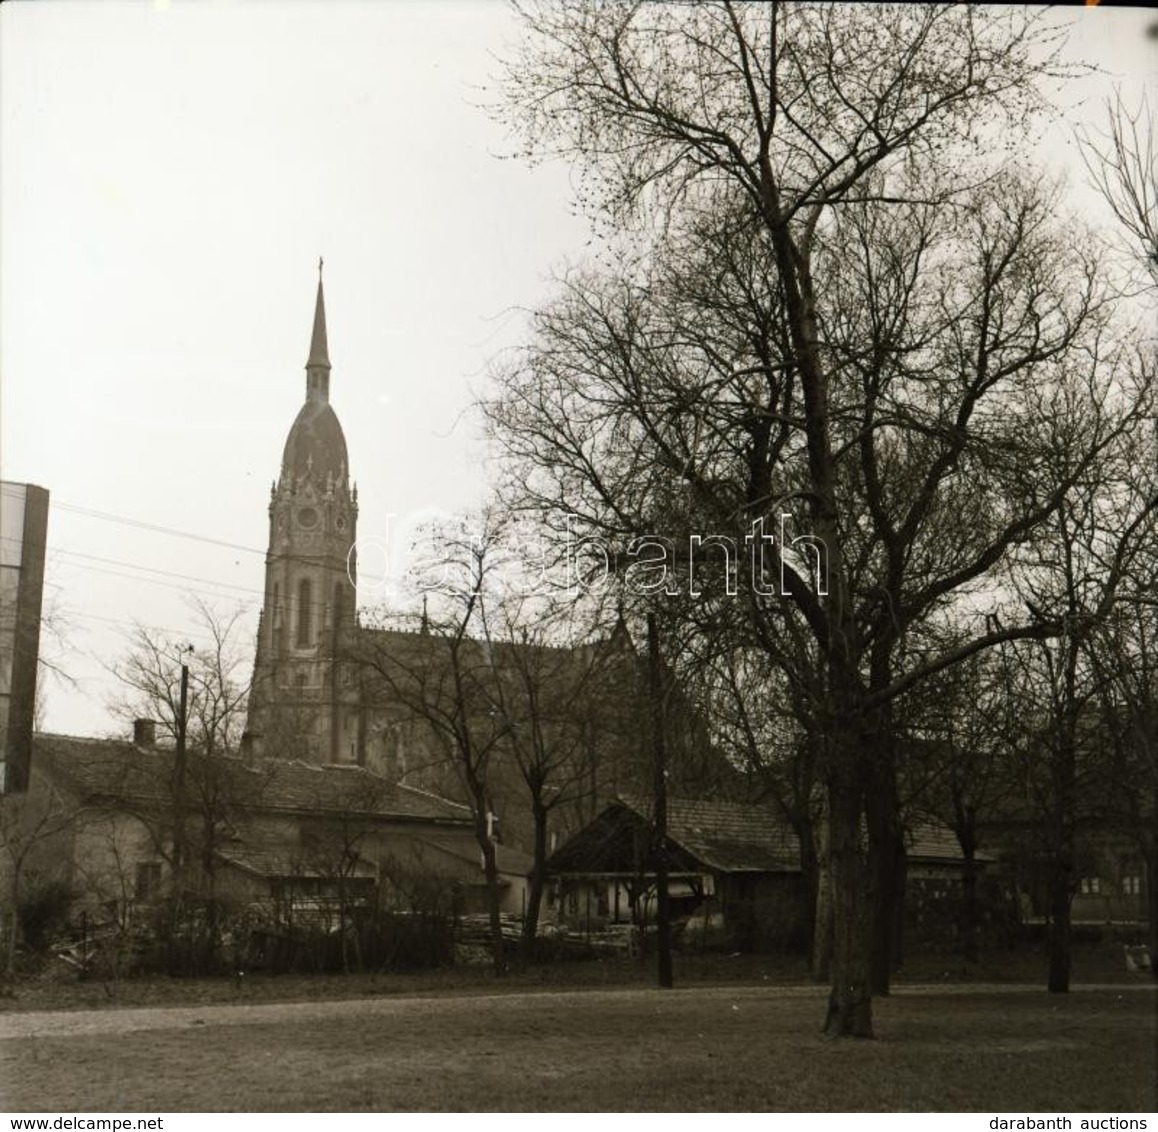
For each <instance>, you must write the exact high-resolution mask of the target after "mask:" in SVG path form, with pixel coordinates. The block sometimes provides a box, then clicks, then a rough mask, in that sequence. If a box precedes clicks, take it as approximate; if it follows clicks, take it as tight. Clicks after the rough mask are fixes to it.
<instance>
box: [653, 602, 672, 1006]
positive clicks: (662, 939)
mask: <svg viewBox="0 0 1158 1132" xmlns="http://www.w3.org/2000/svg"><path fill="white" fill-rule="evenodd" d="M647 661H648V664H647V667H648V675H649V678H650V679H649V683H650V693H651V721H652V722H651V741H652V760H653V769H654V772H655V781H654V789H653V794H654V798H653V803H652V804H653V806H654V815H653V824H652V831H653V832H652V856H653V858H654V860H655V920H656V923H655V928H656V956H657V962H658V971H657V973H658V976H659V985H660V986H661V987H670V986H671V985H672V966H671V902H670V900H669V899H668V890H667V728H666V726H665V719H664V716H665V714H666V713H665V711H664V689H663V679H662V674H661V671H660V654H659V630H658V629H657V628H656V623H655V614H654V613H648V615H647Z"/></svg>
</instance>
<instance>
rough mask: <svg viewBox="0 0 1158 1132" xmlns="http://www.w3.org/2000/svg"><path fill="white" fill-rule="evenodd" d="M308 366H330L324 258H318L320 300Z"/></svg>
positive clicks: (315, 310) (316, 308) (316, 309)
mask: <svg viewBox="0 0 1158 1132" xmlns="http://www.w3.org/2000/svg"><path fill="white" fill-rule="evenodd" d="M306 365H307V366H325V368H326V369H329V368H330V350H329V345H328V343H327V342H326V297H325V295H324V294H323V292H322V260H321V259H319V260H318V301H317V304H316V305H315V307H314V334H313V337H312V338H311V339H310V360H309V361H308V362H306Z"/></svg>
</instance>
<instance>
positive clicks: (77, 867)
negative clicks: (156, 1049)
mask: <svg viewBox="0 0 1158 1132" xmlns="http://www.w3.org/2000/svg"><path fill="white" fill-rule="evenodd" d="M32 766H33V784H32V788H31V790H30V802H31V803H32V804H33V805H36V804H40V805H44V806H47V805H49V800H50V799H51V805H52V806H53V807H54V808H55V811H56V812H59V813H68V814H69V815H71V820H69V821H68V822H67V823H64V822H58V823H57V824H58V826H59V828H58V830H57V831H56V832H55V834H54V836H53V838H52V841H51V843H50V844H46V845H44V846H43V847H42V849H41V852H40V858H41V861H42V863H43V864H44V865H45V866H47V865H48V864H51V868H52V873H53V876H54V878H55V879H57V880H59V881H62V882H63V883H65V884H67V885H68V886H69V887H70V888H71V890H72V892H73V893H74V895H75V905H74V906H75V908H76V910H77V912H78V913H79V912H81V911H83V912H85V913H87V915H88V918H89V921H90V922H92V923H94V924H97V923H102V922H103V923H112V924H116V925H117V926H119V927H122V928H124V927H127V926H129V925H130V923H131V922H132V920H133V919H134V917H138V918H139V917H140V916H141V915H142V914H144V913H145V912H147V910H148V909H149V908H150V907H152V906H155V905H156V904H157V903H158V901H160V900H161V898H162V897H164V896H166V895H168V894H170V893H172V891H173V884H174V877H175V874H176V873H177V872H179V873H180V878H181V879H180V883H181V887H182V890H183V891H184V892H185V894H186V896H187V898H188V899H189V900H190V901H191V902H193V901H199V902H205V901H212V902H213V903H214V904H215V905H216V906H220V907H221V908H226V909H231V910H244V911H245V912H246V914H247V916H248V918H249V919H250V920H251V921H253V920H254V919H258V920H262V921H265V922H268V923H275V924H286V923H299V924H306V923H311V922H312V923H317V922H319V921H321V922H323V923H324V921H325V919H326V917H331V918H332V916H333V915H334V914H342V912H343V910H344V909H346V908H348V907H353V906H356V905H363V906H364V905H367V904H369V903H374V902H376V903H377V904H379V905H380V906H383V905H384V906H387V907H391V908H398V909H402V910H412V909H421V910H425V909H427V908H432V907H434V906H440V907H444V908H451V907H456V906H458V905H461V903H462V894H463V892H464V891H465V890H468V889H470V888H471V882H472V881H473V882H474V884H477V883H479V880H480V873H481V869H480V868H477V867H476V869H475V870H474V874H475V875H474V876H473V877H472V876H470V875H469V873H470V870H463V869H460V868H452V867H449V866H448V865H446V864H445V862H446V859H447V858H446V854H447V853H448V852H450V853H457V854H460V855H461V856H462V857H463V858H469V857H471V855H472V854H473V860H475V861H476V862H477V861H478V860H479V857H480V853H479V847H478V844H477V841H476V840H475V835H474V827H473V824H472V822H471V820H470V815H469V813H468V811H467V810H466V809H465V807H463V806H460V805H457V804H455V803H452V802H449V801H447V800H446V799H444V798H440V797H437V796H435V795H433V794H430V793H427V792H425V791H422V790H418V789H414V788H411V787H407V786H400V785H397V784H394V783H390V782H388V781H386V780H385V779H383V778H381V777H379V776H378V775H375V774H373V773H371V772H370V771H368V770H365V769H364V768H361V767H355V766H344V765H343V766H314V765H306V764H303V763H297V762H288V761H280V760H279V761H276V762H275V761H262V762H254V761H244V760H241V759H237V758H229V757H214V758H210V759H204V758H200V757H197V756H193V755H190V756H189V757H188V758H187V759H186V760H184V766H181V765H180V764H179V763H178V760H177V758H176V754H175V752H174V751H173V750H172V749H165V748H158V747H156V746H152V745H148V744H143V743H140V742H126V741H119V740H104V739H82V738H73V737H69V736H59V735H37V736H36V737H35V740H34V757H33V763H32ZM434 846H437V847H438V849H437V850H436V849H435V848H434ZM177 862H180V864H176V863H177ZM175 866H176V867H175Z"/></svg>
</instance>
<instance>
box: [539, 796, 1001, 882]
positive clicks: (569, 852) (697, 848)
mask: <svg viewBox="0 0 1158 1132" xmlns="http://www.w3.org/2000/svg"><path fill="white" fill-rule="evenodd" d="M651 821H652V806H651V804H650V802H648V801H645V800H643V799H639V798H631V797H621V798H619V799H617V800H616V801H615V802H613V803H611V804H610V805H609V806H607V807H606V808H605V809H604V810H603V811H602V812H601V813H600V814H599V815H597V817H596V818H595V819H594V820H593V821H591V822H590V823H588V825H586V826H585V827H584V828H583V829H581V830H580V831H579V832H578V833H576V834H575V835H574V836H573V837H572V838H571V839H570V840H569V841H568V842H567V843H566V844H565V845H563V846H562V847H561V848H560V849H559V850H558V851H557V852H556V853H555V854H553V855H552V859H551V863H550V867H552V868H554V869H556V870H558V871H560V872H564V873H573V872H586V871H593V872H608V871H610V872H616V871H624V870H626V869H630V868H631V867H634V866H633V862H632V855H633V852H634V851H633V850H632V848H631V843H630V841H629V840H625V838H624V836H623V831H624V830H625V828H626V827H625V822H631V823H635V825H634V828H637V829H638V828H639V827H640V825H650V823H651ZM667 830H668V840H669V842H671V843H672V844H673V845H675V846H676V847H677V848H678V849H679V850H681V851H682V853H683V854H685V855H686V857H687V858H690V859H691V861H694V862H696V863H697V864H698V865H699V866H702V867H704V868H707V869H711V870H715V871H717V872H721V873H769V872H785V871H788V872H795V871H797V870H799V868H800V842H799V839H798V838H797V836H796V833H795V832H794V831H793V830H792V828H791V827H790V826H789V825H788V823H787V822H786V821H785V820H784V819H783V817H782V816H781V815H780V814H779V813H778V811H776V810H775V809H774V808H773V807H771V806H767V805H762V804H757V803H742V802H708V801H699V800H693V799H688V798H669V799H668V804H667ZM906 844H907V846H908V851H909V857H910V859H911V860H919V861H952V862H957V861H960V860H961V849H960V846H959V845H958V843H957V839H956V837H955V836H954V834H953V833H952V831H951V830H949V829H948V828H947V827H946V826H943V825H941V824H940V823H938V822H935V821H933V820H931V819H927V818H923V819H921V820H920V821H917V822H915V823H914V824H913V833H912V834H911V835H910V836H909V837H908V840H907V842H906ZM978 859H979V860H982V859H986V858H983V857H981V855H980V854H979V855H978Z"/></svg>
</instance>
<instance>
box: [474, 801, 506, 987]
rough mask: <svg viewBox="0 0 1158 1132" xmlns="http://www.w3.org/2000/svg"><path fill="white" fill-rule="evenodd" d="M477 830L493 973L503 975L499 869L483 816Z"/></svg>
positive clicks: (504, 965)
mask: <svg viewBox="0 0 1158 1132" xmlns="http://www.w3.org/2000/svg"><path fill="white" fill-rule="evenodd" d="M484 812H485V811H484ZM476 822H477V819H476ZM477 832H478V839H479V845H480V846H481V848H482V855H483V874H484V875H485V877H486V885H487V912H488V913H489V915H490V924H491V955H492V957H493V960H494V968H495V974H496V975H503V974H505V973H506V969H507V965H506V959H505V957H504V955H503V920H502V915H501V914H500V911H499V869H498V862H497V861H496V860H495V843H494V842H493V841H492V840H491V839H490V836H489V831H488V830H487V828H486V819H485V817H484V818H483V822H482V828H481V830H479V831H477Z"/></svg>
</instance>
